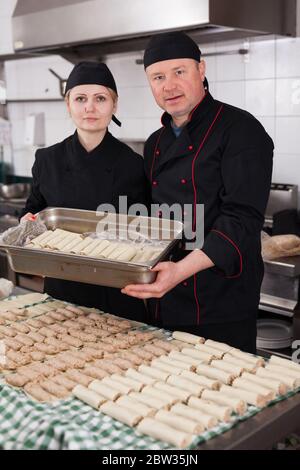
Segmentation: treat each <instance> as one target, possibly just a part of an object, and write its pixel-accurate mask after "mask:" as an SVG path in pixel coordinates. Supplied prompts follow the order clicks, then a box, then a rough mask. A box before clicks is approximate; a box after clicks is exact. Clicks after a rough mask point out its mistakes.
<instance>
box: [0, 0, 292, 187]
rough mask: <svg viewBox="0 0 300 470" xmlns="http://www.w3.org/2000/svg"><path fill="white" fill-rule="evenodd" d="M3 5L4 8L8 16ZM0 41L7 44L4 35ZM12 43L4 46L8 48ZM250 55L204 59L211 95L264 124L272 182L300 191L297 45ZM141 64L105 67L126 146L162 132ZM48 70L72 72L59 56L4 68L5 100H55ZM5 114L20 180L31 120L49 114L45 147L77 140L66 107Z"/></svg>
mask: <svg viewBox="0 0 300 470" xmlns="http://www.w3.org/2000/svg"><path fill="white" fill-rule="evenodd" d="M14 3H15V0H0V22H1V17H2V14H3V13H5V17H6V18H7V17H8V16H9V15H10V14H11V12H12V5H14ZM8 4H10V7H8ZM2 5H7V6H6V8H4V9H3V7H2ZM0 31H1V25H0ZM0 34H2V36H3V32H1V33H0ZM4 36H5V37H6V35H5V34H4ZM6 39H7V38H6ZM0 41H1V36H0ZM10 41H11V38H9V39H7V41H6V45H7V46H8V45H9V44H11V43H10ZM244 46H245V44H244V42H243V41H242V40H237V41H233V42H226V43H223V44H222V43H216V44H209V45H202V46H200V47H201V49H202V52H203V53H204V54H205V53H208V52H221V51H226V50H238V49H239V48H242V47H244ZM1 47H2V46H1V45H0V50H1ZM249 48H250V53H249V56H248V57H245V56H242V55H239V54H235V55H223V56H222V55H221V56H220V55H218V56H212V57H207V59H206V61H207V78H208V80H209V83H210V90H211V92H212V94H213V96H214V97H215V98H217V99H219V100H222V101H225V102H228V103H231V104H233V105H235V106H238V107H241V108H244V109H246V110H248V111H250V112H251V113H253V114H254V115H255V116H256V117H257V118H258V119H259V120H260V121H261V122H262V124H263V125H264V126H265V128H266V130H267V132H268V133H269V134H270V135H271V137H272V138H273V140H274V143H275V159H274V172H273V181H276V182H285V183H296V184H298V185H299V188H300V38H297V39H290V38H287V39H286V38H284V39H275V38H274V37H269V38H268V39H267V40H262V39H258V38H254V39H251V40H250V41H249ZM141 57H142V52H140V53H130V54H123V55H120V56H111V57H110V58H109V60H108V62H107V64H108V66H109V67H110V68H111V70H112V72H113V74H114V76H115V79H116V82H117V86H118V90H119V95H120V99H119V109H118V113H117V116H118V118H119V119H120V120H121V121H122V124H123V125H122V127H121V128H120V129H119V128H118V127H117V126H116V125H114V124H112V125H111V131H112V132H113V133H114V135H115V136H116V137H120V138H122V139H127V140H135V139H137V140H139V139H142V140H144V139H146V138H147V136H148V135H149V134H150V133H151V132H152V131H153V130H155V129H156V128H158V127H159V126H160V115H161V111H160V109H159V108H158V107H157V106H156V104H155V102H154V99H153V98H152V96H151V93H150V91H149V87H148V84H147V81H146V78H145V74H144V70H143V66H142V65H137V64H136V59H140V58H141ZM48 68H52V69H54V70H55V71H56V72H57V73H58V74H59V75H61V76H63V77H67V75H68V73H69V71H70V70H71V68H72V65H71V64H70V63H69V62H67V61H66V60H64V59H62V58H60V57H58V56H48V57H42V58H34V59H22V60H17V61H8V62H6V63H5V75H6V83H7V95H8V100H18V99H28V100H30V99H44V100H47V99H49V98H58V97H59V84H58V80H57V79H56V78H55V77H54V76H53V75H52V74H51V73H50V72H49V70H48ZM8 111H9V117H10V120H11V123H12V143H13V160H14V166H15V172H16V174H19V175H30V168H31V165H32V163H33V159H34V152H33V151H32V150H26V149H25V148H24V126H25V118H26V116H27V115H28V114H30V113H33V112H40V111H42V112H44V113H45V118H46V119H45V122H46V145H51V144H53V143H55V142H57V141H59V140H62V139H63V138H64V137H65V136H67V135H69V134H70V133H71V132H73V126H72V123H71V122H70V120H69V118H68V115H67V112H66V110H65V107H64V103H63V102H47V101H44V102H40V103H30V102H26V103H9V105H8Z"/></svg>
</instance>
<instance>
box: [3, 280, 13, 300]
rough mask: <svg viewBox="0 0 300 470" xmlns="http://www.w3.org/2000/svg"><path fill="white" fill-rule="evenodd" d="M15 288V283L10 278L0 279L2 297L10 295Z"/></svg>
mask: <svg viewBox="0 0 300 470" xmlns="http://www.w3.org/2000/svg"><path fill="white" fill-rule="evenodd" d="M13 288H14V285H13V283H12V282H11V281H9V280H8V279H4V278H3V277H2V278H1V279H0V299H3V298H4V297H8V296H9V295H10V294H11V293H12V290H13Z"/></svg>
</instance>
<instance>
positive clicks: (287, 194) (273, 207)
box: [265, 183, 298, 228]
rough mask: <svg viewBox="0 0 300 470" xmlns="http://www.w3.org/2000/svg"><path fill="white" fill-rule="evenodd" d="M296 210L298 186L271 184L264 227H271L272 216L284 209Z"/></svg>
mask: <svg viewBox="0 0 300 470" xmlns="http://www.w3.org/2000/svg"><path fill="white" fill-rule="evenodd" d="M297 208H298V186H297V185H296V184H282V183H272V184H271V190H270V196H269V200H268V204H267V208H266V213H265V227H268V228H272V227H273V216H274V214H275V213H276V212H280V211H283V210H285V209H297Z"/></svg>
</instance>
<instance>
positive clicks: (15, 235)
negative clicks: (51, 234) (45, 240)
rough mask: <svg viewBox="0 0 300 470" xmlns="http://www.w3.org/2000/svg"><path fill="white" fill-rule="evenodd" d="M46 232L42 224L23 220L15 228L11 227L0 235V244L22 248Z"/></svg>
mask: <svg viewBox="0 0 300 470" xmlns="http://www.w3.org/2000/svg"><path fill="white" fill-rule="evenodd" d="M46 230H47V227H46V225H45V224H44V222H39V221H37V220H23V221H21V223H20V224H19V225H18V226H17V227H11V228H9V229H8V230H6V231H5V232H3V233H2V235H1V237H0V242H1V243H4V244H5V245H14V246H24V245H25V244H26V243H27V242H29V241H31V240H32V239H33V238H36V237H37V236H38V235H41V234H42V233H44V232H45V231H46Z"/></svg>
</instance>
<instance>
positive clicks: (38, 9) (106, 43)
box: [12, 0, 299, 63]
mask: <svg viewBox="0 0 300 470" xmlns="http://www.w3.org/2000/svg"><path fill="white" fill-rule="evenodd" d="M155 12H159V15H158V14H155ZM82 18H86V19H88V21H82ZM296 18H297V5H296V2H295V1H294V0H285V1H282V0H252V1H251V2H249V1H248V0H238V1H237V0H226V2H222V1H220V0H201V1H199V0H189V1H186V0H177V1H176V2H174V0H164V1H163V2H162V1H161V0H152V1H151V2H149V1H148V0H130V1H129V2H128V1H127V2H126V1H124V0H109V1H108V0H107V1H104V0H89V1H87V0H43V1H42V2H36V1H29V0H27V1H24V0H18V2H17V4H16V8H15V10H14V13H13V17H12V29H13V45H14V49H15V52H16V53H17V54H22V53H24V52H27V53H37V52H38V53H39V54H49V53H51V54H60V55H62V56H63V57H66V58H68V60H70V61H71V62H73V63H76V62H79V61H80V60H83V59H86V60H91V59H94V60H101V59H102V60H103V57H104V56H106V55H108V54H112V53H122V52H128V51H142V50H143V49H144V48H145V44H146V43H147V42H148V39H149V37H150V36H152V35H153V34H155V33H159V32H164V31H172V30H182V31H187V32H188V33H189V34H190V35H191V36H192V37H193V38H194V39H195V40H196V42H197V43H207V42H217V41H224V40H233V39H238V38H249V37H251V36H259V35H267V34H278V35H283V36H285V35H286V36H297V35H298V34H299V31H298V30H297V27H298V25H297V21H296ZM100 19H101V27H99V20H100ZM53 25H55V34H53ZM78 25H80V27H78Z"/></svg>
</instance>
